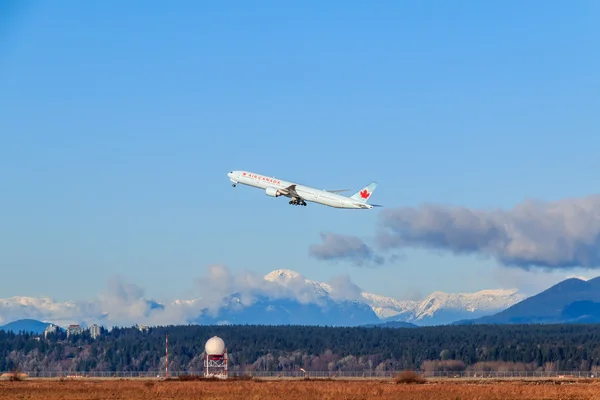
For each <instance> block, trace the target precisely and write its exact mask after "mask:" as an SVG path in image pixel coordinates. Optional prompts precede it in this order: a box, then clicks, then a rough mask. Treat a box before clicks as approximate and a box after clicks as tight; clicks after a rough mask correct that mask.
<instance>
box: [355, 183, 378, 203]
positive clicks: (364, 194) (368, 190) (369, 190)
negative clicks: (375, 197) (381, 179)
mask: <svg viewBox="0 0 600 400" xmlns="http://www.w3.org/2000/svg"><path fill="white" fill-rule="evenodd" d="M376 187H377V182H372V183H370V184H369V185H368V186H365V187H364V188H362V189H361V190H360V191H359V192H357V193H355V194H354V195H352V196H351V197H350V198H351V199H352V200H358V201H361V202H363V203H366V202H367V200H369V197H371V195H372V194H373V192H374V191H375V188H376Z"/></svg>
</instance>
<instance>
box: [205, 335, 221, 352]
mask: <svg viewBox="0 0 600 400" xmlns="http://www.w3.org/2000/svg"><path fill="white" fill-rule="evenodd" d="M204 351H206V354H208V355H210V356H212V355H218V354H224V353H225V342H224V341H223V339H221V338H220V337H218V336H213V337H211V338H210V339H208V342H206V344H205V345H204Z"/></svg>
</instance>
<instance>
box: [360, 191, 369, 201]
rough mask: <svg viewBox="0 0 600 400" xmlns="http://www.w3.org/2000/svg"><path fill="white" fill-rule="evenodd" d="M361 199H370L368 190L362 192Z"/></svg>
mask: <svg viewBox="0 0 600 400" xmlns="http://www.w3.org/2000/svg"><path fill="white" fill-rule="evenodd" d="M360 197H362V198H363V199H368V198H369V192H367V189H364V190H363V191H362V192H360Z"/></svg>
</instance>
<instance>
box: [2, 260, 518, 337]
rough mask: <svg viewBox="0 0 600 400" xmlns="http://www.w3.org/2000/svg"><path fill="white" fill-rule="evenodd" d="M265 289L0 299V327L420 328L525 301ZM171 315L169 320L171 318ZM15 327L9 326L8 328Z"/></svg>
mask: <svg viewBox="0 0 600 400" xmlns="http://www.w3.org/2000/svg"><path fill="white" fill-rule="evenodd" d="M263 283H264V284H265V285H263V286H260V285H259V287H258V289H256V288H255V289H254V290H252V292H251V295H250V296H249V295H248V293H240V292H234V293H230V294H229V295H226V296H221V301H220V303H219V304H218V306H215V305H214V304H212V305H211V306H208V305H207V304H205V299H202V298H198V299H192V300H176V301H174V302H170V303H165V304H163V303H160V302H158V301H155V300H152V299H146V298H134V297H132V296H129V297H125V298H123V299H118V298H117V299H110V298H109V299H104V300H103V301H102V302H56V301H53V300H52V299H49V298H33V297H12V298H8V299H0V322H7V321H14V320H20V319H34V320H38V321H44V322H52V323H54V324H56V325H59V326H63V327H64V326H66V325H68V324H72V323H77V324H80V325H83V326H86V325H90V324H92V323H98V324H101V325H105V326H109V327H110V326H114V325H121V326H122V325H127V326H132V325H135V324H137V323H147V324H150V325H152V324H155V325H160V324H171V323H173V324H187V323H193V324H270V325H284V324H296V325H330V326H358V325H368V326H375V325H380V324H385V326H425V325H443V324H449V323H453V322H455V321H460V320H465V319H470V320H472V319H477V318H480V317H484V316H490V315H494V314H496V313H498V312H501V311H503V310H505V309H507V308H509V307H511V306H514V305H516V304H518V303H519V302H520V301H522V300H525V299H526V297H527V296H525V295H523V294H521V293H519V292H518V291H517V290H506V289H498V290H482V291H479V292H476V293H456V294H453V293H444V292H434V293H432V294H430V295H429V296H427V297H426V298H425V299H423V300H420V301H401V300H397V299H394V298H391V297H386V296H381V295H377V294H372V293H367V292H362V291H360V290H358V288H356V287H353V285H352V284H350V285H341V286H340V285H338V286H336V285H332V284H328V283H323V282H317V281H313V280H310V279H306V278H304V277H303V276H302V275H301V274H299V273H297V272H295V271H291V270H288V269H278V270H275V271H272V272H271V273H269V274H267V275H266V276H264V282H263ZM174 318H175V319H174ZM11 330H15V328H14V327H13V328H11Z"/></svg>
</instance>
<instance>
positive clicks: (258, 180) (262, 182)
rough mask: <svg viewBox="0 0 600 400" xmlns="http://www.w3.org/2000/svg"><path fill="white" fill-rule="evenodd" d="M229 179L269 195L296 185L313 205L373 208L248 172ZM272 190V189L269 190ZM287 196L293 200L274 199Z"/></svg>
mask: <svg viewBox="0 0 600 400" xmlns="http://www.w3.org/2000/svg"><path fill="white" fill-rule="evenodd" d="M227 176H228V177H229V179H230V180H231V181H232V182H233V183H234V184H238V183H241V184H243V185H247V186H252V187H255V188H260V189H264V190H265V191H267V194H268V195H272V194H269V193H273V192H276V191H277V190H278V189H282V190H285V189H286V188H288V187H290V186H292V185H296V186H295V190H296V193H298V195H299V196H300V197H301V198H302V199H303V200H304V201H310V202H313V203H318V204H323V205H325V206H329V207H335V208H353V209H355V208H359V209H370V208H373V206H371V205H370V204H366V203H364V202H360V201H357V200H354V199H351V198H349V197H346V196H342V195H339V194H336V193H332V192H328V191H327V190H321V189H316V188H313V187H310V186H305V185H301V184H298V183H295V182H289V181H284V180H281V179H277V178H273V177H268V176H264V175H260V174H255V173H253V172H248V171H232V172H230V173H228V174H227ZM269 188H272V189H269ZM279 196H285V197H289V198H292V197H293V196H290V195H288V194H277V195H275V196H274V197H279Z"/></svg>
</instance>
